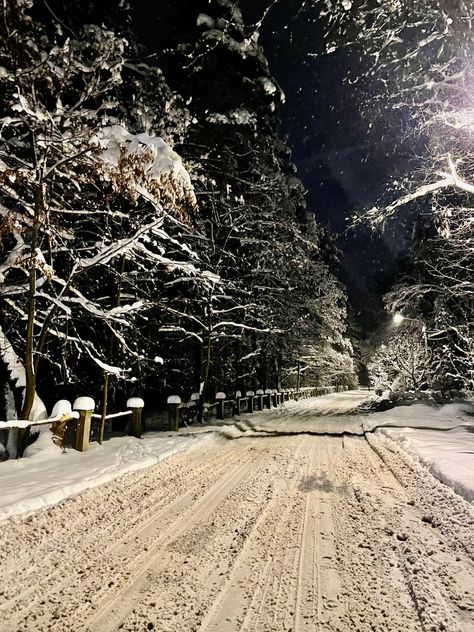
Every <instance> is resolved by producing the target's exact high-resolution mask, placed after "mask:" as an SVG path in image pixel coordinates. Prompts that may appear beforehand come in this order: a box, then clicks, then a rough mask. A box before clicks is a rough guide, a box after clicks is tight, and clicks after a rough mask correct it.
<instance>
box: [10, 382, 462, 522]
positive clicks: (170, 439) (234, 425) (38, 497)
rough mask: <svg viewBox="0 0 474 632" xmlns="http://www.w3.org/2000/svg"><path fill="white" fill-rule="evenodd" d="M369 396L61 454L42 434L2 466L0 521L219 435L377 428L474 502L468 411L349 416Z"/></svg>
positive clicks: (421, 408) (403, 410)
mask: <svg viewBox="0 0 474 632" xmlns="http://www.w3.org/2000/svg"><path fill="white" fill-rule="evenodd" d="M367 395H368V393H367V391H364V390H357V391H350V392H346V393H338V394H334V395H327V396H323V397H318V398H312V399H305V400H300V401H299V402H288V403H287V404H285V406H283V407H280V408H279V409H277V410H271V411H268V410H265V411H263V412H262V413H256V414H254V415H242V416H241V417H240V419H236V420H235V422H232V420H227V422H226V424H220V425H213V426H198V425H195V426H190V427H189V428H188V429H185V430H184V429H181V430H180V431H179V433H171V432H152V433H146V434H145V435H144V436H143V438H142V439H135V438H133V437H122V438H114V439H111V440H110V441H106V442H105V443H104V444H103V446H102V447H101V446H99V445H98V444H97V443H92V444H91V445H90V449H89V451H88V452H84V453H80V452H76V451H75V450H68V452H67V453H66V454H62V453H61V451H60V450H59V449H58V448H56V447H55V446H54V445H52V443H51V440H50V436H48V434H47V432H44V431H43V433H42V435H41V438H40V440H39V441H38V442H37V443H34V444H32V446H30V447H29V448H28V450H27V454H28V455H29V457H28V458H24V459H20V460H10V461H5V462H3V463H0V479H1V489H2V493H1V495H0V520H3V519H5V518H7V517H9V516H13V515H18V514H24V513H30V512H33V511H36V510H37V509H40V508H43V507H47V506H50V505H54V504H56V503H58V502H60V501H62V500H64V499H66V498H68V497H70V496H73V495H75V494H77V493H79V492H81V491H84V490H86V489H90V488H93V487H98V486H100V485H103V484H105V483H108V482H109V481H112V480H114V479H116V478H118V477H120V476H122V475H124V474H127V473H129V472H133V471H136V470H139V469H143V468H148V467H151V466H153V465H155V464H156V463H158V462H159V461H161V460H162V459H164V458H166V457H168V456H170V455H172V454H174V453H176V452H180V451H183V450H186V449H192V448H195V447H198V446H201V445H203V442H205V441H207V442H209V441H213V440H215V439H216V436H217V435H218V434H222V435H224V436H225V437H227V438H230V439H235V438H240V437H242V438H243V437H257V436H263V435H272V434H278V435H292V434H295V435H296V434H329V435H333V434H341V435H343V434H354V435H363V434H364V432H366V431H369V432H370V431H372V430H376V429H378V430H376V431H377V432H379V433H383V434H384V435H386V436H387V437H389V438H390V439H392V440H394V441H396V442H397V443H398V444H399V445H400V446H401V447H402V448H403V449H404V450H405V451H407V452H409V453H410V454H411V455H412V456H413V457H415V458H416V459H417V460H419V461H420V462H421V463H422V464H423V465H425V466H426V467H427V468H428V469H429V470H430V472H431V473H432V474H433V475H434V476H435V477H436V478H438V479H439V480H441V481H442V482H444V483H446V484H447V485H449V486H450V487H451V488H452V489H453V490H454V491H456V492H457V493H458V494H460V495H461V496H463V497H464V498H465V499H466V500H468V501H470V502H472V501H474V416H472V415H469V410H470V408H469V406H467V405H460V404H456V405H454V404H452V405H448V406H443V407H441V408H434V407H432V406H427V405H424V404H414V405H412V406H403V407H399V408H395V409H393V410H390V411H386V412H381V413H374V414H371V415H364V416H362V415H357V414H351V413H354V411H355V409H356V408H357V406H359V405H360V404H361V402H363V401H364V399H365V398H366V397H367ZM471 411H472V408H471ZM223 426H224V427H223Z"/></svg>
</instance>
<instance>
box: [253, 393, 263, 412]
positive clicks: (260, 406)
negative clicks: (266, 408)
mask: <svg viewBox="0 0 474 632" xmlns="http://www.w3.org/2000/svg"><path fill="white" fill-rule="evenodd" d="M255 394H256V395H257V397H258V399H257V410H263V395H264V393H263V390H262V389H261V388H258V389H257V390H256V391H255Z"/></svg>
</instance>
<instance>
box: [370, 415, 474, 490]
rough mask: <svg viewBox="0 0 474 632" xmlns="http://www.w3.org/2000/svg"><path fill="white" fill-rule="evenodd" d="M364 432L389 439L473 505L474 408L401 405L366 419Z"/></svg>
mask: <svg viewBox="0 0 474 632" xmlns="http://www.w3.org/2000/svg"><path fill="white" fill-rule="evenodd" d="M364 429H365V430H375V429H378V432H381V433H383V434H384V435H386V436H388V437H390V439H392V440H393V441H395V442H396V443H398V444H399V445H400V446H402V447H403V448H404V449H405V450H406V451H407V452H409V453H410V454H411V455H412V456H414V457H415V458H417V459H418V460H419V461H420V462H421V463H422V464H423V465H424V466H426V467H427V468H428V470H429V471H430V472H431V473H432V474H433V476H435V477H436V478H437V479H438V480H440V481H441V482H443V483H445V484H446V485H448V486H449V487H451V488H452V489H453V490H454V491H455V492H456V493H458V494H459V495H460V496H463V497H464V498H465V499H466V500H468V501H469V502H474V407H473V406H472V404H469V403H454V404H447V405H445V406H441V407H439V408H438V407H433V406H428V405H426V404H414V405H412V406H400V407H399V408H394V409H392V410H389V411H386V412H382V413H375V414H373V415H370V416H369V417H367V418H366V419H365V420H364Z"/></svg>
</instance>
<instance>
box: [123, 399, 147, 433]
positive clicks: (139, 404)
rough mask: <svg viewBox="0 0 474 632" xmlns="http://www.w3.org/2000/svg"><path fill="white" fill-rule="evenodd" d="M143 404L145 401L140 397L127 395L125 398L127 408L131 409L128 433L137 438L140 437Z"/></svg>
mask: <svg viewBox="0 0 474 632" xmlns="http://www.w3.org/2000/svg"><path fill="white" fill-rule="evenodd" d="M144 406H145V402H144V401H143V399H142V398H141V397H129V398H128V399H127V408H131V410H132V419H131V421H130V423H129V424H128V434H129V436H131V437H136V438H137V439H141V437H142V408H143V407H144Z"/></svg>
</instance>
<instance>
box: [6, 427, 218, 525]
mask: <svg viewBox="0 0 474 632" xmlns="http://www.w3.org/2000/svg"><path fill="white" fill-rule="evenodd" d="M47 433H49V436H47ZM41 435H43V432H42V433H41ZM41 435H40V438H39V439H41V438H42V437H41ZM213 436H214V434H213V433H210V432H201V433H199V432H195V433H188V434H180V435H175V434H173V435H171V434H170V433H165V432H155V433H148V434H146V435H145V436H144V438H143V439H136V438H134V437H121V438H114V439H110V441H106V442H105V443H104V444H103V445H102V446H99V444H97V443H92V444H91V445H90V449H89V451H87V452H76V451H75V450H69V451H68V452H67V453H65V454H61V451H60V449H59V448H57V447H56V446H55V445H54V444H53V443H52V441H51V433H50V432H49V429H48V430H47V432H46V430H45V431H44V438H45V440H46V441H47V443H48V445H47V449H41V450H39V449H38V448H41V447H43V448H44V447H45V446H41V445H37V446H36V448H35V445H36V443H33V444H32V445H31V446H29V448H28V451H29V453H28V456H30V457H31V458H26V459H19V460H10V461H5V462H3V463H0V477H1V481H2V493H1V495H0V520H4V519H5V518H8V517H9V516H13V515H17V514H23V513H29V512H32V511H36V510H38V509H41V508H43V507H47V506H49V505H54V504H56V503H58V502H61V501H62V500H65V499H66V498H68V497H70V496H73V495H74V494H77V493H79V492H82V491H84V490H85V489H90V488H92V487H98V486H99V485H104V484H105V483H108V482H110V481H112V480H113V479H115V478H117V477H119V476H122V475H123V474H127V473H128V472H134V471H136V470H140V469H143V468H147V467H151V466H152V465H156V463H159V462H160V461H161V460H162V459H164V458H166V457H168V456H171V455H172V454H175V453H176V452H180V451H182V450H187V449H191V448H195V447H197V446H198V445H202V442H203V441H209V440H211V439H212V437H213Z"/></svg>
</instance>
